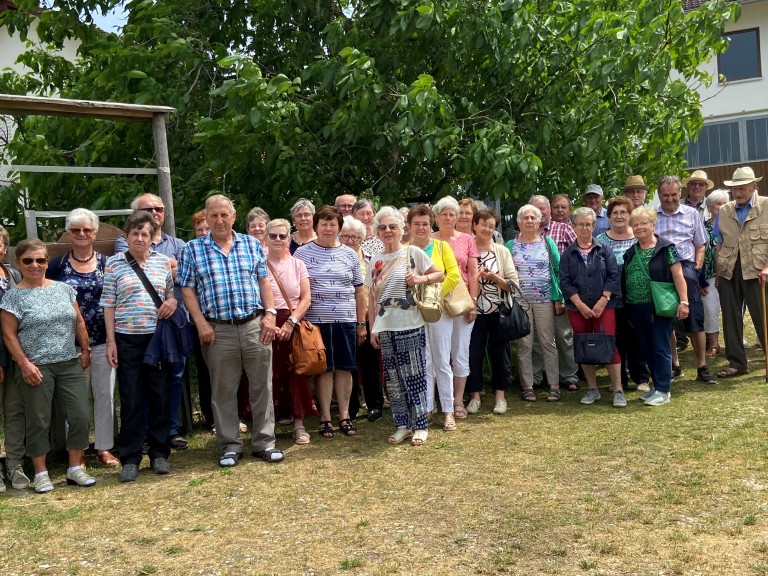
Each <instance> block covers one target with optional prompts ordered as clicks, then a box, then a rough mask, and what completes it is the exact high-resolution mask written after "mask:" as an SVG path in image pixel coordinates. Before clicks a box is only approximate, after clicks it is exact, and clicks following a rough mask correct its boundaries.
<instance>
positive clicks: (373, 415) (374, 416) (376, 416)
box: [368, 408, 382, 422]
mask: <svg viewBox="0 0 768 576" xmlns="http://www.w3.org/2000/svg"><path fill="white" fill-rule="evenodd" d="M381 416H382V414H381V410H379V409H378V408H373V409H372V410H371V411H370V412H368V422H376V421H377V420H381Z"/></svg>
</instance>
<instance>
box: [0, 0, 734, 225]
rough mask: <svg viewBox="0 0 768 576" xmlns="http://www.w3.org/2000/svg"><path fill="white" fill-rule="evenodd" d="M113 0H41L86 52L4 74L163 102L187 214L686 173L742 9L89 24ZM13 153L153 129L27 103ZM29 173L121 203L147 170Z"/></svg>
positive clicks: (667, 7) (39, 55) (30, 8)
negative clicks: (41, 113) (712, 74)
mask: <svg viewBox="0 0 768 576" xmlns="http://www.w3.org/2000/svg"><path fill="white" fill-rule="evenodd" d="M18 4H19V8H20V9H19V11H18V12H15V13H12V14H9V13H6V15H5V24H6V25H7V26H9V28H10V29H11V30H14V31H18V32H19V33H22V34H23V33H24V31H25V30H26V28H27V27H28V26H29V25H30V23H31V22H32V19H33V17H34V15H35V11H34V9H35V8H36V4H37V3H36V2H35V1H34V0H20V1H19V2H18ZM113 4H114V2H113V1H112V0H52V2H51V5H52V6H51V7H52V8H54V10H50V11H45V12H42V13H40V15H39V18H40V26H39V33H40V35H41V37H42V38H43V40H44V41H45V42H48V43H51V44H52V45H57V44H60V43H61V42H62V41H63V38H64V37H66V36H68V35H70V36H74V37H76V38H77V39H78V40H79V41H80V42H81V46H80V58H79V60H78V62H76V63H74V64H71V63H66V62H61V61H60V60H61V59H60V58H57V57H55V56H53V55H52V54H51V53H50V52H30V53H27V54H25V55H24V57H23V59H24V61H25V63H26V64H27V65H28V66H29V67H30V68H31V69H32V70H33V71H35V72H36V74H37V77H36V78H35V77H31V76H30V77H26V78H19V77H15V76H13V75H11V74H6V75H5V76H4V77H3V79H2V81H1V82H0V90H2V91H7V90H12V91H15V92H24V91H30V90H31V91H34V92H36V93H48V92H50V91H52V90H55V91H57V92H59V93H61V95H63V96H67V97H75V98H92V99H108V100H117V101H123V102H136V103H153V104H164V105H170V106H174V107H176V108H177V109H178V114H176V115H175V116H174V117H173V118H172V121H171V126H170V127H169V138H170V155H171V162H172V174H173V184H174V190H175V196H176V204H177V215H179V216H181V218H184V217H185V216H188V215H189V214H190V213H191V212H192V211H194V210H196V209H198V208H199V207H200V206H201V204H202V199H203V197H204V196H205V194H206V193H207V192H208V191H210V190H224V191H225V192H226V193H227V194H230V195H231V196H233V197H234V198H236V200H237V201H238V202H239V203H240V205H245V206H248V207H250V206H253V205H260V206H262V207H264V208H266V209H267V211H269V212H270V213H273V214H275V215H277V214H284V213H285V211H286V205H290V203H291V202H292V201H294V200H295V199H296V198H298V197H302V196H303V197H309V198H312V199H313V200H315V201H317V202H328V201H332V199H333V197H334V196H336V195H337V194H339V193H342V192H351V193H353V194H358V195H359V194H368V195H373V196H376V197H378V198H380V199H381V200H382V201H384V202H395V203H400V202H402V201H403V200H411V201H412V200H428V201H429V200H433V199H434V198H436V197H439V196H442V195H445V194H448V193H452V194H464V193H472V194H476V195H480V196H488V197H494V198H502V197H517V196H520V195H528V194H530V193H532V192H535V191H541V192H544V193H552V192H556V191H557V192H571V193H573V192H575V191H576V190H578V189H583V187H584V186H585V185H586V184H587V183H590V182H600V183H602V184H603V185H604V186H606V187H608V188H610V187H615V186H617V185H618V184H620V183H621V182H622V181H623V179H624V178H625V177H626V176H627V175H628V174H634V173H640V174H645V175H647V177H653V176H656V175H659V174H661V173H667V172H679V171H680V169H681V167H682V165H683V160H682V155H683V153H684V151H685V148H686V146H687V143H688V141H689V140H690V139H691V137H692V136H695V135H696V134H697V133H698V131H699V130H700V128H701V125H702V118H701V113H700V103H699V99H698V94H697V92H696V90H695V88H696V86H697V85H698V84H701V83H707V82H709V81H711V79H710V78H708V77H707V76H706V75H705V74H704V73H703V72H702V71H701V70H700V65H701V64H702V63H703V62H705V61H707V60H708V59H710V58H711V57H712V55H713V54H714V52H716V51H720V50H723V49H724V47H725V42H724V40H723V38H722V31H723V27H724V25H725V23H726V22H727V21H728V20H729V19H731V18H734V17H736V16H737V14H738V6H737V5H736V4H732V3H729V2H727V1H726V0H712V1H711V2H708V3H706V4H705V5H704V6H702V7H701V8H699V9H697V10H693V11H690V12H685V11H684V10H683V7H682V3H681V2H680V1H679V0H570V1H565V0H504V1H499V0H494V1H491V0H431V1H430V0H357V1H354V0H315V1H313V2H306V1H305V0H301V1H299V0H280V1H276V0H261V1H251V2H243V1H235V0H208V1H207V2H206V1H203V2H200V1H199V0H197V1H194V2H193V1H191V0H163V1H162V2H153V1H152V0H141V1H139V0H134V1H132V2H128V3H127V4H126V5H125V6H126V9H127V11H128V14H129V17H128V21H127V24H126V25H125V26H124V28H123V29H122V31H121V33H120V34H119V35H118V34H111V33H110V34H103V33H100V32H98V31H97V30H95V28H94V27H93V26H92V25H91V24H90V23H89V22H90V17H91V14H92V13H93V12H94V11H96V10H102V11H103V10H107V9H109V8H111V7H112V6H113ZM62 151H64V153H62ZM11 152H12V153H13V154H14V155H15V156H16V157H17V159H19V161H22V160H23V161H24V162H25V163H33V162H43V161H45V162H50V163H63V162H76V163H78V164H89V163H93V164H100V165H103V164H114V165H121V164H118V163H125V164H128V165H130V164H137V163H139V164H141V163H149V162H150V159H151V156H152V142H151V134H150V133H149V128H148V127H146V126H139V125H120V124H107V123H104V122H83V121H77V122H74V121H71V120H69V121H68V120H62V119H37V118H35V119H27V120H25V121H24V123H23V125H22V129H21V130H20V131H19V134H18V137H17V138H16V140H15V141H14V142H13V144H12V145H11ZM21 185H22V186H25V187H27V188H28V189H29V190H30V193H31V194H32V196H31V198H32V201H33V202H35V203H36V206H35V207H36V208H43V207H45V208H53V207H54V206H53V205H54V204H56V206H55V207H58V208H62V207H64V208H67V207H71V206H72V205H74V203H78V202H74V201H75V200H78V199H79V200H80V201H79V203H80V204H86V205H91V206H104V207H107V206H109V207H112V206H117V205H120V206H123V205H125V202H126V200H127V199H128V198H129V197H131V196H133V195H135V194H136V193H137V192H138V191H143V190H148V189H152V188H153V187H154V186H155V183H154V181H153V180H151V179H149V178H142V179H135V180H129V181H126V180H125V179H122V180H118V179H114V178H104V179H90V180H85V179H82V178H78V177H72V176H66V177H57V178H51V177H50V176H48V175H46V176H45V177H40V176H31V175H27V176H24V177H23V178H22V180H21ZM52 188H53V189H56V190H57V194H56V195H55V196H52V195H51V194H50V190H51V189H52ZM37 204H41V205H37ZM7 207H8V204H7V203H6V204H5V205H4V206H3V208H4V209H7ZM6 213H7V212H6ZM177 220H179V218H178V217H177Z"/></svg>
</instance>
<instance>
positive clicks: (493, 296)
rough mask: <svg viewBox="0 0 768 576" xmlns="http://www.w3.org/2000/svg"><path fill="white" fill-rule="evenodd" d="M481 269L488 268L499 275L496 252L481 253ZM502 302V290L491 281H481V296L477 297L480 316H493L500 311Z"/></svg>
mask: <svg viewBox="0 0 768 576" xmlns="http://www.w3.org/2000/svg"><path fill="white" fill-rule="evenodd" d="M479 260H480V267H481V268H487V269H488V270H490V271H491V272H493V273H495V274H498V273H499V261H498V260H497V259H496V252H494V251H493V250H486V251H484V252H480V257H479ZM500 302H501V289H500V288H499V287H498V286H497V285H496V283H495V282H492V281H491V280H483V279H482V278H481V279H480V294H479V295H478V297H477V311H478V312H479V313H480V314H491V313H492V312H496V311H497V310H498V309H499V303H500Z"/></svg>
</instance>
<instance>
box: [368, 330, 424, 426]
mask: <svg viewBox="0 0 768 576" xmlns="http://www.w3.org/2000/svg"><path fill="white" fill-rule="evenodd" d="M379 341H380V343H381V356H382V360H383V364H384V380H385V382H386V385H387V393H388V394H389V402H390V404H391V406H392V416H393V417H394V420H395V426H397V427H398V428H410V429H413V430H426V429H427V376H426V359H425V357H424V350H425V349H426V346H427V340H426V333H425V331H424V327H423V326H422V327H421V328H417V329H416V330H403V331H402V332H380V333H379Z"/></svg>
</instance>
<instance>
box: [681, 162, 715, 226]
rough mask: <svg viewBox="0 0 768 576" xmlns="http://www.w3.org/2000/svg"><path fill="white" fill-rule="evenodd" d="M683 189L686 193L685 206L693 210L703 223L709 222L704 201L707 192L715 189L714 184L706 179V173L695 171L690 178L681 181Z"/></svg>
mask: <svg viewBox="0 0 768 576" xmlns="http://www.w3.org/2000/svg"><path fill="white" fill-rule="evenodd" d="M683 187H684V188H685V189H686V191H687V195H686V197H685V205H686V206H690V207H691V208H695V209H696V211H697V212H698V213H699V216H701V218H702V219H703V220H704V221H705V222H706V221H707V220H709V210H707V205H706V203H705V202H704V199H705V198H706V196H707V192H709V191H710V190H712V188H714V187H715V183H714V182H712V180H710V179H709V178H707V173H706V172H704V170H695V171H694V172H693V174H691V176H690V178H684V179H683Z"/></svg>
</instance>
